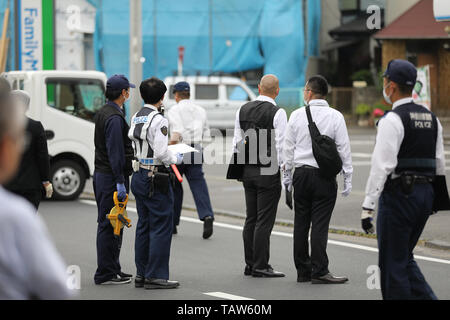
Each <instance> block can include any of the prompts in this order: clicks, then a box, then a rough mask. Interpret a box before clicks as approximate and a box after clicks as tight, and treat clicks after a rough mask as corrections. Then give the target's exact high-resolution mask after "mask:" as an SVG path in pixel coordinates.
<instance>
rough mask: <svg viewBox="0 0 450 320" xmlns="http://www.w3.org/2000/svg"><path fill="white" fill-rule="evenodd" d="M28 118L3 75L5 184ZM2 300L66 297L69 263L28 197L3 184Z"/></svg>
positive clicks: (0, 166)
mask: <svg viewBox="0 0 450 320" xmlns="http://www.w3.org/2000/svg"><path fill="white" fill-rule="evenodd" d="M25 123H26V122H25V117H24V116H23V112H22V110H21V109H20V108H18V107H17V106H16V105H14V104H12V102H11V97H10V89H9V84H8V83H7V81H6V80H4V79H0V184H1V185H4V184H5V183H7V182H9V181H10V180H11V179H12V178H13V177H14V174H15V173H16V170H17V168H18V165H19V164H20V157H21V153H22V152H23V149H24V147H25ZM0 202H1V203H2V206H1V209H0V221H1V223H0V300H28V299H40V300H44V299H50V300H60V299H67V298H69V297H70V296H71V294H70V291H69V290H68V288H67V286H66V281H67V275H66V268H65V264H64V262H63V260H62V259H61V256H60V255H59V254H58V252H57V251H56V248H55V246H54V245H53V243H52V242H51V241H50V238H49V235H48V233H47V230H46V228H45V226H44V223H43V222H42V219H41V218H40V217H39V216H38V215H36V212H35V209H34V208H33V207H32V206H31V204H29V203H28V202H27V201H26V200H24V199H22V198H20V197H18V196H16V195H14V194H12V193H9V192H8V191H6V190H5V189H3V187H0Z"/></svg>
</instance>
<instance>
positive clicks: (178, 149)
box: [168, 143, 199, 154]
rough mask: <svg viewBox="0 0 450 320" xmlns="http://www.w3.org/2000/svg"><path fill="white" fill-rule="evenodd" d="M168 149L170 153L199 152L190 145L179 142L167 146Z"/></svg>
mask: <svg viewBox="0 0 450 320" xmlns="http://www.w3.org/2000/svg"><path fill="white" fill-rule="evenodd" d="M168 148H169V150H170V151H171V152H172V153H181V154H186V153H191V152H199V151H198V150H196V149H194V148H192V147H191V146H188V145H187V144H184V143H179V144H174V145H171V146H169V147H168Z"/></svg>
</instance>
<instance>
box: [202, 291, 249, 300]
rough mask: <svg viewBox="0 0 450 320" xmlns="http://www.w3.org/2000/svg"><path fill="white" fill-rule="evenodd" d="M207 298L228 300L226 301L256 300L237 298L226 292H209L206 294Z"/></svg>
mask: <svg viewBox="0 0 450 320" xmlns="http://www.w3.org/2000/svg"><path fill="white" fill-rule="evenodd" d="M204 294H205V295H207V296H212V297H216V298H221V299H226V300H255V299H251V298H246V297H240V296H235V295H233V294H229V293H225V292H207V293H204Z"/></svg>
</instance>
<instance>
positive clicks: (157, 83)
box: [139, 77, 167, 105]
mask: <svg viewBox="0 0 450 320" xmlns="http://www.w3.org/2000/svg"><path fill="white" fill-rule="evenodd" d="M139 90H140V92H141V97H142V99H143V100H144V102H145V104H152V105H154V104H155V103H158V102H159V101H161V100H162V98H163V97H164V95H165V94H166V92H167V87H166V85H165V84H164V82H163V81H161V80H160V79H158V78H156V77H152V78H150V79H147V80H144V81H142V83H141V85H140V87H139Z"/></svg>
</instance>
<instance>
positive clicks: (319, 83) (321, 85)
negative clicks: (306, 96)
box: [307, 75, 329, 97]
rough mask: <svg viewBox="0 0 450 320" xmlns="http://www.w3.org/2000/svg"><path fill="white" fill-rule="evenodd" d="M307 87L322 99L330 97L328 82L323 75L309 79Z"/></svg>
mask: <svg viewBox="0 0 450 320" xmlns="http://www.w3.org/2000/svg"><path fill="white" fill-rule="evenodd" d="M307 87H308V88H309V89H310V90H311V91H312V92H314V93H315V94H318V95H320V96H322V97H326V96H327V95H328V91H329V86H328V81H327V79H325V77H323V76H321V75H316V76H313V77H311V78H309V80H308V82H307Z"/></svg>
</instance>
